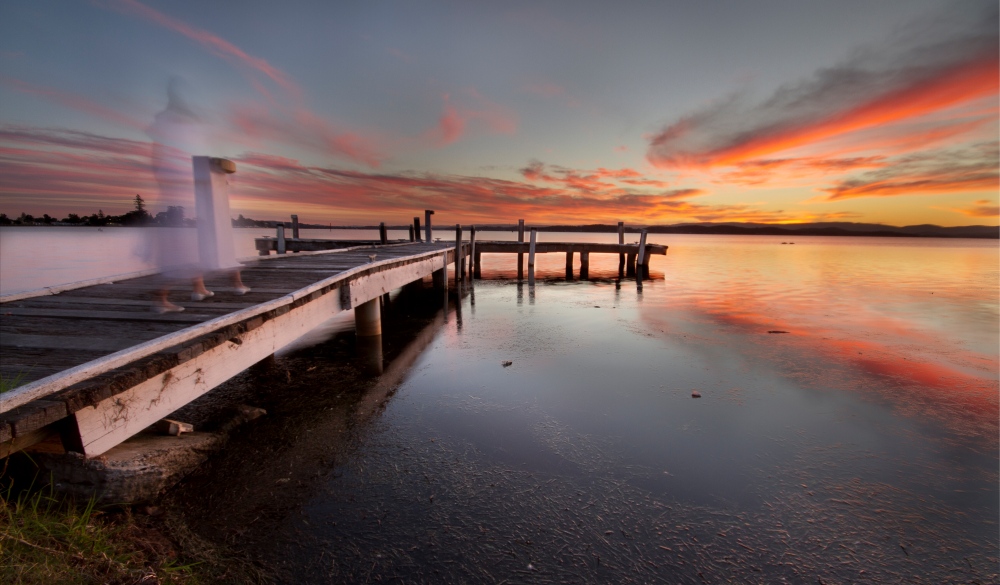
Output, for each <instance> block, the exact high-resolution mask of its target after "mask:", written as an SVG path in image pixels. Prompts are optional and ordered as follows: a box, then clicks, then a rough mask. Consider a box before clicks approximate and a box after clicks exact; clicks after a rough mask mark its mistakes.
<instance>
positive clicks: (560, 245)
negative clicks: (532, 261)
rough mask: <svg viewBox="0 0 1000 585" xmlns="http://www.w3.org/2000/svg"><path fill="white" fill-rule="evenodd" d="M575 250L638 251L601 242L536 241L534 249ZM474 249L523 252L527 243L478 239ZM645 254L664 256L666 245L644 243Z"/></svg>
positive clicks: (634, 247) (486, 251)
mask: <svg viewBox="0 0 1000 585" xmlns="http://www.w3.org/2000/svg"><path fill="white" fill-rule="evenodd" d="M571 247H572V248H573V249H574V250H576V251H582V250H586V251H588V252H590V253H592V254H619V253H621V254H628V253H633V254H634V253H636V252H638V251H639V245H638V244H601V243H591V242H538V243H537V245H536V247H535V251H536V252H537V253H539V254H547V253H552V252H566V251H567V250H569V249H570V248H571ZM476 249H477V250H479V251H480V252H483V253H489V254H523V253H525V252H527V251H528V245H527V244H523V243H518V242H496V241H480V242H477V243H476ZM646 253H647V254H658V255H660V256H664V255H666V253H667V246H664V245H661V244H646Z"/></svg>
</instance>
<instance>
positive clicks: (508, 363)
mask: <svg viewBox="0 0 1000 585" xmlns="http://www.w3.org/2000/svg"><path fill="white" fill-rule="evenodd" d="M513 363H514V362H512V361H510V360H504V361H502V362H500V365H502V366H503V367H505V368H506V367H507V366H509V365H511V364H513Z"/></svg>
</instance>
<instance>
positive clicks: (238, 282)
mask: <svg viewBox="0 0 1000 585" xmlns="http://www.w3.org/2000/svg"><path fill="white" fill-rule="evenodd" d="M232 277H233V289H234V291H233V292H235V293H236V294H237V295H245V294H247V293H248V292H250V287H249V286H247V285H245V284H243V278H242V277H241V276H240V271H239V270H236V271H234V272H233V274H232Z"/></svg>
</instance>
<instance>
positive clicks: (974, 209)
mask: <svg viewBox="0 0 1000 585" xmlns="http://www.w3.org/2000/svg"><path fill="white" fill-rule="evenodd" d="M949 210H950V211H954V212H956V213H961V214H962V215H967V216H969V217H1000V205H997V201H996V200H993V201H990V200H989V199H980V200H978V201H973V202H972V204H971V205H969V206H968V207H951V208H949Z"/></svg>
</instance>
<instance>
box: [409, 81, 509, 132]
mask: <svg viewBox="0 0 1000 585" xmlns="http://www.w3.org/2000/svg"><path fill="white" fill-rule="evenodd" d="M441 100H442V102H443V111H442V113H441V117H440V118H439V119H438V123H437V125H436V126H434V127H433V128H431V129H430V130H428V131H426V132H424V134H423V135H422V137H421V138H422V142H425V143H430V144H432V145H435V146H447V145H448V144H451V143H453V142H456V141H458V140H459V139H460V138H462V137H463V136H464V135H465V133H466V131H467V129H468V127H469V124H470V122H472V123H476V124H480V125H481V126H482V127H484V128H485V129H486V130H488V131H490V132H492V133H496V134H513V133H514V132H516V131H517V125H518V117H517V114H515V113H514V112H513V111H512V110H510V109H509V108H506V107H504V106H501V105H500V104H498V103H496V102H494V101H492V100H490V99H488V98H486V97H485V96H483V95H482V94H481V93H479V92H478V91H477V90H476V89H475V88H466V89H465V90H463V91H462V92H461V94H460V95H459V96H458V97H457V98H453V97H452V95H451V94H449V93H445V94H442V96H441Z"/></svg>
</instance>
